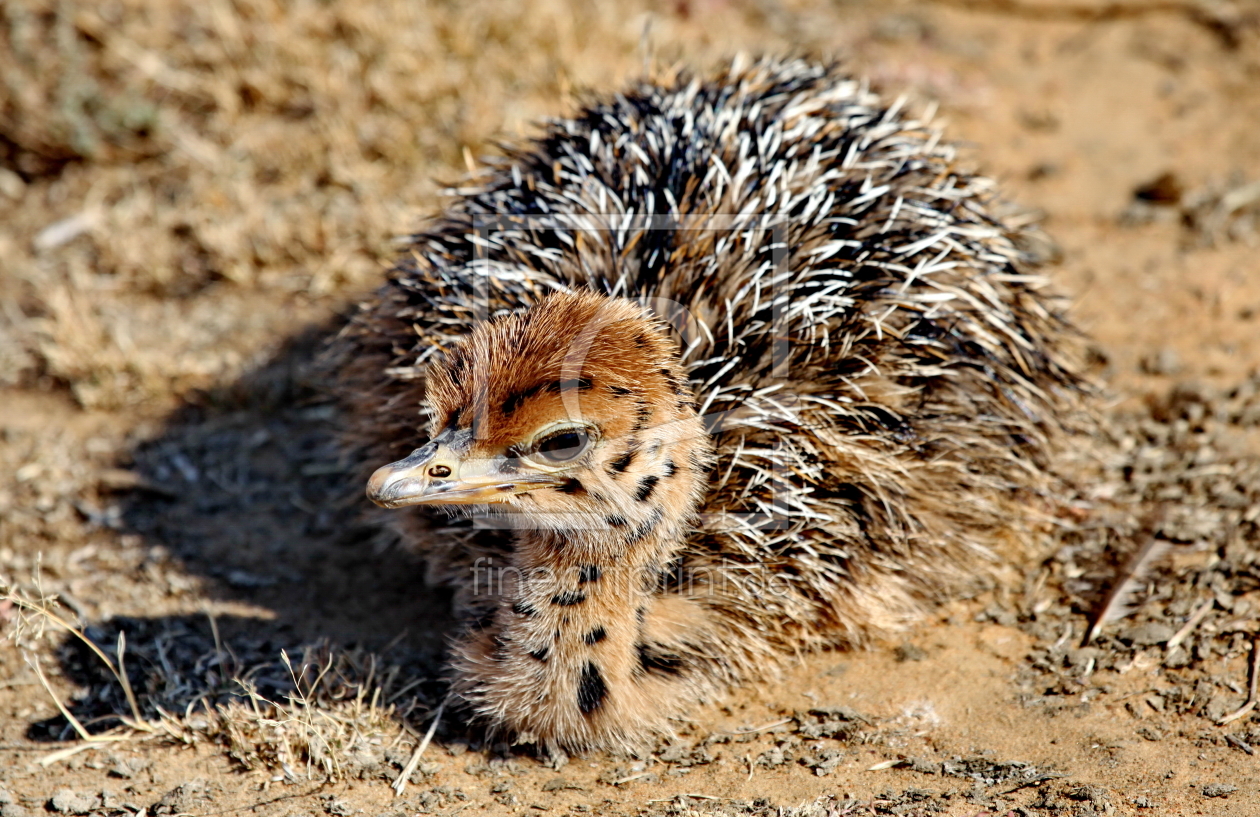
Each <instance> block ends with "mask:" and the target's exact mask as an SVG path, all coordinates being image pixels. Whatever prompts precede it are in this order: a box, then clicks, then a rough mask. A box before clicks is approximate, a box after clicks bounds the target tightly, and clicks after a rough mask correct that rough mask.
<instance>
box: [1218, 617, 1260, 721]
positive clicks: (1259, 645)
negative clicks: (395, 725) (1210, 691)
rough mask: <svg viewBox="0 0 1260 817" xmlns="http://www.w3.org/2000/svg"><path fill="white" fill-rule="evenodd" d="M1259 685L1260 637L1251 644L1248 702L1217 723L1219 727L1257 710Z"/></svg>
mask: <svg viewBox="0 0 1260 817" xmlns="http://www.w3.org/2000/svg"><path fill="white" fill-rule="evenodd" d="M1257 683H1260V637H1257V638H1255V639H1252V642H1251V672H1250V675H1249V677H1248V680H1247V702H1246V703H1244V704H1243V705H1242V706H1240V707H1239V708H1238V709H1236V710H1234V711H1233V712H1231V713H1230V714H1228V715H1226V716H1225V717H1223V718H1221V719H1220V720H1219V721H1217V722H1216V723H1217V725H1218V726H1224V725H1225V724H1227V723H1232V722H1233V721H1236V720H1238V719H1239V718H1241V717H1244V716H1246V715H1249V714H1251V710H1253V709H1255V708H1256V685H1257Z"/></svg>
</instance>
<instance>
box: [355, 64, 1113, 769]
mask: <svg viewBox="0 0 1260 817" xmlns="http://www.w3.org/2000/svg"><path fill="white" fill-rule="evenodd" d="M474 182H475V183H470V185H469V186H466V187H464V188H461V190H460V191H458V196H457V198H455V200H454V201H453V203H452V204H451V205H450V206H449V207H448V209H447V210H446V211H445V213H443V214H442V215H441V216H440V217H439V218H436V219H435V220H433V221H432V222H431V223H430V224H429V225H428V226H426V228H425V229H424V230H423V231H421V232H420V233H418V234H416V235H414V236H412V237H411V240H410V246H409V247H408V251H407V252H406V253H405V255H404V256H403V258H401V259H400V260H399V262H398V263H397V265H396V266H395V268H394V269H393V270H392V272H391V273H390V275H389V279H388V282H387V283H386V284H385V286H384V287H383V288H382V289H381V290H380V291H379V292H378V293H377V295H376V296H375V297H374V298H373V299H372V300H371V301H369V302H368V303H366V304H364V306H363V308H362V309H361V310H360V311H359V312H358V314H357V315H356V316H355V317H354V318H353V319H352V320H351V321H350V322H349V323H348V325H347V326H346V327H345V329H344V331H343V332H342V333H341V335H340V338H339V340H338V342H337V344H336V345H335V346H334V349H333V360H334V362H335V363H336V365H337V366H338V368H339V373H340V381H339V383H340V389H339V391H340V394H341V396H342V397H343V398H344V402H345V405H346V409H347V417H348V422H347V423H346V434H347V438H348V440H349V442H350V443H351V444H352V446H353V447H354V450H355V452H356V454H355V455H356V457H358V458H359V459H360V461H362V462H363V463H365V464H366V465H370V466H371V467H373V468H379V469H380V470H378V471H376V473H375V474H374V475H373V476H372V478H371V480H370V484H369V489H368V490H369V495H370V497H371V498H372V499H373V500H375V501H376V502H377V503H378V504H379V505H382V506H385V507H386V508H389V509H390V510H387V511H384V512H383V513H384V514H386V515H387V516H388V517H389V520H388V524H391V525H393V527H394V528H395V529H396V530H397V531H398V532H399V534H400V536H401V538H402V539H403V540H404V541H405V542H406V543H408V544H409V545H410V546H412V547H414V548H415V549H416V550H417V551H418V552H420V553H421V554H423V556H424V558H425V560H426V563H427V565H428V568H429V575H428V578H429V579H430V580H431V581H432V582H433V583H435V584H438V585H445V586H447V587H450V588H452V589H453V590H454V604H455V608H456V612H457V615H458V616H459V618H460V619H461V621H462V622H463V630H462V631H461V632H460V633H459V634H458V635H457V636H456V637H455V639H454V643H453V647H452V659H451V675H452V682H453V689H454V691H455V692H456V693H457V694H458V696H459V698H460V700H462V701H463V702H464V703H466V704H467V707H468V709H469V710H470V711H471V713H472V715H473V716H474V717H476V718H479V719H480V720H482V721H484V722H485V723H486V724H488V725H489V726H490V727H491V728H492V729H497V730H500V731H502V732H504V733H507V734H508V735H510V736H513V737H515V738H516V739H517V740H520V741H534V742H538V743H540V744H543V745H545V746H547V747H550V748H555V749H578V750H581V749H586V748H591V747H608V748H633V747H636V746H638V745H641V743H642V741H643V739H644V738H645V736H647V735H650V734H652V733H653V732H662V731H668V725H669V720H670V718H672V717H675V716H678V715H680V714H682V713H683V712H684V711H685V710H686V708H687V707H688V706H689V705H690V704H691V703H693V702H695V701H696V700H698V699H701V698H704V697H706V696H707V695H709V694H710V693H715V692H720V691H721V690H723V689H725V688H727V687H729V686H730V685H731V684H734V683H740V682H744V681H749V680H755V679H759V678H764V677H766V676H767V675H769V674H770V673H772V672H773V671H774V667H775V666H776V665H777V664H778V663H779V662H781V660H782V659H783V657H784V656H789V655H792V654H795V653H799V651H800V650H802V649H805V648H811V647H823V646H844V645H857V644H861V643H863V642H865V641H868V640H869V639H870V638H871V637H873V636H877V635H879V634H881V633H891V632H895V631H897V630H899V629H902V628H904V627H906V626H908V625H909V624H911V623H912V622H914V621H915V620H916V619H917V618H918V617H920V616H921V615H922V612H923V611H924V610H925V609H928V608H929V607H930V606H931V605H933V604H935V603H938V602H939V601H941V600H943V599H945V598H948V595H949V593H951V592H953V591H954V590H956V589H957V588H959V587H960V586H964V585H966V584H968V583H969V582H974V581H975V579H976V576H977V575H978V574H981V573H983V572H984V570H985V566H986V565H996V564H1000V563H1001V560H1002V559H1009V558H1011V557H1012V556H1014V555H1016V554H1019V553H1020V552H1026V551H1027V550H1028V549H1029V548H1030V547H1031V546H1035V545H1036V544H1037V542H1038V541H1039V539H1040V538H1041V537H1042V536H1043V533H1044V529H1045V528H1046V526H1047V525H1046V520H1048V519H1049V518H1050V517H1052V516H1053V515H1054V514H1055V513H1056V512H1057V511H1058V509H1059V506H1060V505H1061V504H1062V503H1063V501H1064V497H1066V496H1069V495H1070V494H1068V493H1067V491H1068V489H1069V487H1070V486H1067V485H1065V484H1064V482H1063V480H1062V479H1060V478H1059V477H1058V476H1057V473H1058V466H1057V461H1058V460H1057V458H1058V454H1059V452H1060V451H1061V450H1062V449H1063V447H1064V446H1063V442H1064V440H1065V439H1066V434H1067V433H1068V432H1069V431H1070V430H1071V429H1072V428H1073V427H1078V426H1077V419H1076V418H1087V417H1088V413H1081V411H1080V409H1081V407H1082V405H1083V403H1082V397H1083V395H1084V394H1085V390H1084V389H1083V388H1082V385H1081V378H1080V377H1079V375H1078V369H1079V365H1078V363H1077V360H1078V356H1077V354H1076V351H1075V348H1076V344H1075V340H1074V339H1075V334H1074V332H1073V330H1072V329H1071V327H1070V326H1069V325H1068V324H1067V322H1066V321H1065V320H1064V318H1063V317H1062V316H1061V313H1060V311H1059V307H1058V305H1057V304H1058V302H1057V301H1056V299H1055V298H1054V297H1053V296H1052V295H1050V294H1048V293H1047V288H1046V282H1045V281H1044V279H1043V278H1042V277H1041V275H1040V274H1039V271H1038V269H1037V267H1038V257H1037V256H1036V255H1035V254H1034V253H1033V252H1032V250H1031V248H1034V247H1036V246H1037V234H1036V233H1035V231H1033V230H1032V229H1030V228H1028V227H1027V226H1022V225H1020V224H1019V223H1017V222H1015V221H1014V220H1007V219H1005V218H1004V217H1003V215H1002V214H1003V213H1005V212H1009V209H1008V208H1005V207H1004V206H1003V204H1002V203H1001V201H1000V200H998V199H997V198H996V197H995V196H994V195H993V193H992V186H991V184H990V183H989V182H988V181H987V180H985V179H983V178H981V177H978V176H975V175H973V174H971V173H968V172H966V171H964V170H962V169H960V168H959V167H958V166H957V165H956V164H955V162H954V153H953V148H952V147H951V146H950V145H949V143H948V142H946V141H944V140H943V139H942V138H941V134H940V132H939V131H938V130H937V129H935V128H934V127H931V126H930V125H928V124H925V123H923V122H920V121H917V120H915V119H913V118H910V117H908V116H906V115H905V114H903V113H901V112H900V106H899V105H886V104H884V103H883V102H882V101H881V100H880V98H879V97H878V96H876V95H875V94H874V93H872V92H871V91H870V90H869V88H867V86H866V85H865V84H864V83H862V82H860V81H858V80H854V79H851V78H848V77H845V76H844V75H842V74H840V73H838V72H837V71H835V70H834V69H833V68H831V67H828V66H821V65H816V64H813V63H809V62H804V61H777V60H762V61H760V62H756V63H751V64H749V63H743V62H739V61H736V62H735V63H733V64H732V65H730V66H729V67H728V68H726V69H725V70H724V71H719V72H717V73H715V74H714V75H712V76H709V77H700V78H696V77H689V76H673V77H666V78H664V79H661V80H659V81H655V82H644V83H641V84H639V85H636V86H633V87H631V88H630V89H628V90H627V91H625V92H624V93H622V94H619V95H617V96H614V97H610V98H608V99H606V100H602V101H601V100H595V101H593V102H591V103H590V104H588V105H587V106H586V107H584V108H583V109H581V110H580V111H578V112H577V113H576V114H575V115H574V116H573V117H571V118H566V119H561V120H557V121H555V122H552V123H551V124H549V125H548V126H547V127H546V128H545V130H544V132H543V133H542V134H541V135H540V136H539V137H538V138H537V139H535V140H533V141H531V142H528V143H525V144H522V145H520V146H518V147H515V148H509V149H508V152H507V154H506V156H505V157H503V158H502V159H501V160H499V163H498V165H497V166H493V167H492V169H491V170H489V171H487V172H486V173H484V174H483V175H482V176H481V177H480V178H478V179H475V180H474ZM1085 422H1086V420H1085V419H1082V420H1081V424H1082V426H1080V427H1082V430H1087V428H1085V427H1083V423H1085ZM389 462H393V463H394V464H392V465H388V466H385V467H381V466H382V465H383V464H384V463H389ZM364 476H365V477H366V476H367V473H366V472H365V474H364ZM412 505H417V506H436V507H438V508H440V509H443V510H445V511H446V512H447V513H446V514H443V513H433V512H432V511H431V510H429V509H428V508H425V507H404V506H412ZM452 517H455V518H454V520H453V521H452Z"/></svg>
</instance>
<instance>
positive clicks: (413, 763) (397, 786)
mask: <svg viewBox="0 0 1260 817" xmlns="http://www.w3.org/2000/svg"><path fill="white" fill-rule="evenodd" d="M449 700H450V697H449V696H448V697H446V698H443V699H442V703H440V704H438V708H437V711H436V712H434V713H433V723H431V724H429V731H428V732H425V733H424V740H422V741H420V745H419V746H417V747H416V750H415V751H414V752H412V753H411V759H410V760H408V761H407V765H406V766H404V767H403V770H402V771H401V772H399V774H398V777H396V778H395V779H394V784H393V786H392V788H393V789H394V796H395V797H401V796H402V793H403V789H405V788H407V781H408V780H410V779H411V775H412V773H413V772H414V771H415V770H416V767H417V766H419V765H420V756H421V755H423V754H424V750H425V749H428V748H429V741H431V740H433V733H434V732H436V731H437V728H438V723H440V722H441V720H442V710H444V709H446V702H447V701H449Z"/></svg>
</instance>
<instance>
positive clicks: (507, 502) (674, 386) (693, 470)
mask: <svg viewBox="0 0 1260 817" xmlns="http://www.w3.org/2000/svg"><path fill="white" fill-rule="evenodd" d="M427 384H428V390H427V399H428V403H429V405H430V409H431V414H432V422H433V426H432V428H433V429H434V430H435V431H436V433H435V434H434V436H433V437H432V439H431V440H430V441H429V442H428V443H427V444H426V445H424V446H423V447H421V448H419V449H417V450H416V451H415V452H413V453H412V454H411V455H410V456H408V457H407V458H406V459H403V460H401V461H399V462H396V463H393V464H390V465H386V466H385V467H383V468H381V469H379V470H378V471H377V472H376V473H375V474H374V475H373V476H372V478H371V481H370V482H369V484H368V496H369V498H370V499H372V501H373V502H376V503H377V504H379V505H382V506H385V507H389V508H397V507H402V506H406V505H436V506H442V507H445V508H447V509H449V510H459V509H461V508H464V509H468V506H480V508H481V509H482V510H485V509H487V508H489V509H493V510H498V511H501V512H503V513H504V514H505V515H506V516H507V517H508V518H509V519H512V520H513V521H514V524H515V526H517V527H523V528H533V529H538V530H540V531H552V532H556V533H561V534H564V537H565V539H566V541H569V542H571V543H581V542H585V543H587V544H589V545H591V546H592V547H594V548H598V547H599V546H600V545H607V546H610V547H611V548H613V549H617V550H620V549H622V548H624V545H625V544H627V543H630V544H633V543H635V542H638V541H640V540H645V539H649V538H650V539H653V540H659V539H660V538H662V537H663V536H664V537H669V536H673V537H677V536H678V535H679V534H680V533H681V530H680V528H681V527H682V526H685V525H686V524H687V522H688V521H689V519H690V517H691V515H692V512H693V510H694V508H695V504H696V502H697V500H698V494H699V492H700V487H701V484H700V477H701V473H702V467H703V463H704V462H706V461H707V459H708V452H709V443H708V440H707V438H706V435H705V432H704V429H703V426H702V423H701V421H700V419H699V418H698V417H697V414H696V406H695V403H694V398H693V395H692V392H691V390H690V388H689V387H688V385H687V382H686V378H685V377H684V376H683V372H682V368H681V366H680V364H679V361H678V353H677V347H676V345H675V343H674V342H673V341H672V339H671V338H670V337H669V336H668V334H667V333H666V329H665V327H664V326H663V325H662V324H661V323H660V322H659V321H658V320H656V319H653V318H650V317H648V316H647V315H645V313H644V311H643V310H642V309H641V308H640V307H638V306H636V305H635V304H633V303H631V302H630V301H626V300H622V299H615V298H608V297H605V296H602V295H596V294H593V293H565V294H554V295H551V296H549V297H547V298H545V299H544V300H542V301H541V302H540V303H538V304H537V305H536V306H534V307H533V308H532V309H529V310H527V311H525V312H523V313H520V314H514V315H510V316H506V317H502V318H497V319H494V320H491V321H487V322H485V323H482V324H480V325H478V326H476V327H475V328H474V329H473V330H472V332H471V333H470V334H469V335H468V336H467V337H466V338H464V339H463V340H462V341H461V342H459V343H458V344H457V345H455V346H454V347H453V348H452V349H450V350H448V352H447V353H446V355H445V357H444V359H442V360H441V361H439V362H437V363H435V364H433V365H432V366H430V368H429V372H428V376H427Z"/></svg>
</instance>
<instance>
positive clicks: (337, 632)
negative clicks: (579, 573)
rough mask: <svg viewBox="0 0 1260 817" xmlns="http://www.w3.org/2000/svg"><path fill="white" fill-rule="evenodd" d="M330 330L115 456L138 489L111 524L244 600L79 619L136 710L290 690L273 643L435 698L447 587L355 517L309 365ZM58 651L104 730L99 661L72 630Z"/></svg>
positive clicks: (355, 492) (63, 724) (118, 697)
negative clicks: (389, 674)
mask: <svg viewBox="0 0 1260 817" xmlns="http://www.w3.org/2000/svg"><path fill="white" fill-rule="evenodd" d="M333 331H334V327H332V326H320V327H314V328H311V329H310V330H308V331H306V332H304V333H302V334H301V335H299V336H297V337H295V338H293V339H291V340H290V341H289V342H288V343H287V344H286V345H285V347H284V348H283V349H282V350H281V351H280V352H279V353H278V354H277V355H275V356H274V357H273V358H272V359H271V360H270V361H269V362H267V363H266V364H265V365H263V366H261V367H260V368H258V369H257V370H255V371H253V372H251V373H250V374H248V375H246V376H244V377H242V378H241V379H240V380H238V381H237V382H234V383H231V384H227V385H224V386H222V387H219V388H216V389H214V390H212V391H210V392H207V393H202V394H199V395H196V396H195V397H194V398H193V399H192V400H190V402H189V403H188V404H187V405H185V406H184V407H183V408H182V409H180V410H179V411H177V412H175V413H174V414H173V415H172V416H171V417H170V418H169V419H168V420H167V422H166V423H165V425H164V428H163V430H162V432H161V433H160V434H159V435H157V436H156V437H155V438H153V439H151V440H148V441H146V442H144V443H142V444H140V445H139V446H138V447H136V449H135V450H133V451H132V452H130V456H131V459H132V462H131V463H130V464H129V465H128V467H129V468H130V469H131V470H133V471H134V472H135V473H136V474H137V475H138V476H139V477H140V480H141V483H142V485H144V487H142V488H139V489H136V490H132V491H130V492H128V493H127V494H126V495H125V496H123V497H122V502H121V505H122V508H123V514H122V516H123V522H124V525H123V529H124V532H125V533H131V534H138V535H139V536H141V537H142V538H143V541H144V543H145V544H146V545H147V546H149V547H150V548H159V549H161V550H159V551H157V553H158V554H160V555H161V556H162V557H165V554H169V559H170V560H171V561H172V562H174V565H173V566H172V567H173V569H174V570H176V571H177V572H182V573H183V574H184V575H188V574H192V575H194V576H197V577H200V578H201V579H202V580H203V581H204V582H205V585H206V590H207V591H208V593H209V595H210V597H211V598H212V599H214V600H215V601H220V602H232V603H238V604H241V605H243V609H244V611H245V612H244V614H243V615H231V616H223V615H220V616H218V617H216V619H215V620H214V622H213V623H212V622H211V619H210V616H209V615H208V614H206V615H200V616H196V615H183V616H172V617H165V618H163V617H156V618H147V619H139V618H131V619H127V618H113V619H110V620H106V621H99V622H90V623H89V625H88V627H87V628H86V633H87V635H88V636H89V637H90V638H91V639H92V640H93V641H94V642H95V643H96V644H97V645H98V646H100V647H101V648H102V649H104V650H105V651H106V652H107V653H114V652H115V648H116V643H117V639H118V634H119V632H120V631H121V632H124V633H125V635H126V641H127V648H126V659H127V660H126V667H127V673H128V677H129V679H130V681H131V684H132V686H133V687H134V688H135V690H136V692H137V697H138V698H139V699H140V700H141V709H142V710H146V711H145V712H143V714H144V715H145V716H146V717H149V716H152V715H154V714H155V707H156V706H161V707H162V708H163V709H165V710H166V711H168V712H173V713H176V714H181V715H182V714H184V713H185V712H186V711H187V709H188V707H189V706H192V707H193V708H196V707H198V706H206V705H212V704H222V703H226V702H228V701H231V700H244V698H243V695H244V690H243V689H242V687H241V685H240V684H239V683H237V682H236V681H235V680H233V679H234V678H235V677H239V676H243V675H247V676H248V678H249V681H250V683H251V684H253V685H254V686H255V687H256V690H257V692H258V693H259V694H261V695H263V697H266V698H268V699H269V700H275V701H283V700H284V699H285V696H286V695H287V694H289V693H291V692H292V691H293V689H294V685H293V681H292V676H291V673H290V672H289V671H288V670H287V669H286V668H285V667H283V665H282V663H281V660H280V658H281V652H282V651H286V652H287V653H288V654H289V655H290V656H291V657H292V658H293V659H294V661H295V662H296V661H298V660H299V658H300V657H301V656H302V655H304V654H306V655H308V656H315V657H316V658H318V655H319V654H320V649H321V647H320V646H318V645H323V647H322V649H323V650H324V652H325V653H326V652H327V649H328V648H332V649H333V650H335V651H336V650H341V651H344V650H351V651H353V650H361V651H369V652H373V653H376V654H377V658H379V659H380V660H382V661H385V662H388V663H390V664H391V665H392V666H395V667H398V668H399V675H400V677H407V678H411V679H413V680H414V679H425V680H424V681H423V682H422V683H420V684H418V685H416V686H415V687H414V689H413V691H412V692H411V693H410V694H412V695H415V696H418V698H419V700H420V701H421V703H422V704H424V707H423V708H424V709H428V708H429V706H430V705H431V704H432V703H433V702H434V701H435V700H436V699H439V698H440V697H441V694H442V683H441V681H440V673H441V659H442V654H443V650H444V644H445V641H446V637H447V635H448V630H449V628H450V627H451V620H450V618H449V617H448V614H447V611H448V609H449V598H448V597H447V595H446V594H445V593H443V592H442V591H438V590H434V589H432V588H429V587H427V586H426V585H425V583H424V571H423V565H422V564H421V563H420V561H419V560H418V559H416V558H415V557H414V556H411V555H409V554H408V553H407V552H406V551H404V550H402V549H401V548H400V547H399V546H398V545H397V544H396V543H394V542H393V541H392V538H391V537H390V536H389V535H388V534H387V533H385V532H383V531H382V530H381V529H380V528H378V527H375V526H372V525H370V524H367V523H366V522H365V520H364V512H365V510H366V499H364V498H363V486H362V479H361V477H360V476H357V474H358V473H359V472H361V470H362V469H361V468H360V467H358V465H357V464H354V463H349V462H347V461H346V457H344V455H341V454H340V453H339V451H338V449H337V444H336V429H337V423H338V412H337V407H336V405H335V404H334V402H333V400H332V399H331V397H330V391H329V390H328V389H327V388H326V387H325V386H324V384H323V378H324V374H323V373H322V372H321V369H320V367H319V366H318V365H317V358H318V355H319V353H320V350H321V349H322V348H323V347H324V345H325V343H326V341H327V339H328V338H329V337H330V336H331V334H332V332H333ZM202 592H206V591H202ZM245 605H247V606H248V607H244V606H245ZM248 608H256V609H257V610H258V611H259V613H258V615H257V616H256V617H254V616H251V615H250V614H249V610H248ZM216 630H217V633H216ZM313 645H316V646H313ZM59 655H60V658H61V662H62V668H63V670H64V672H65V675H66V677H67V678H68V679H70V680H71V681H73V682H74V683H76V684H78V685H80V686H81V688H83V690H84V691H83V692H82V693H81V694H79V695H77V696H76V700H75V701H74V702H72V703H71V704H70V707H71V711H73V712H74V713H75V714H76V716H77V717H79V718H80V719H81V720H83V721H85V722H88V721H91V723H92V724H93V728H94V729H95V728H101V729H103V728H107V727H109V726H111V725H115V724H116V723H117V718H116V717H111V716H117V715H119V714H126V713H127V712H128V708H127V704H126V700H125V697H124V695H123V693H122V690H121V688H120V685H119V684H118V683H117V680H116V679H115V678H114V677H113V676H112V675H111V674H110V673H109V671H108V670H107V668H106V667H105V666H104V664H103V662H101V661H100V659H99V658H98V657H97V656H95V655H92V654H91V653H90V652H89V651H88V650H87V649H86V648H85V647H84V646H83V645H82V644H81V643H80V642H79V641H78V640H77V639H74V638H68V639H67V640H66V642H65V643H64V644H63V646H62V648H61V650H60V652H59ZM378 669H379V667H378ZM348 680H349V682H354V679H348ZM68 730H69V724H68V723H67V721H66V720H65V719H64V718H62V717H60V716H58V717H56V718H53V719H49V720H47V721H43V722H41V723H37V724H34V725H32V727H31V728H30V729H29V731H28V734H29V736H30V737H31V738H33V739H41V740H57V739H65V738H67V737H69V736H70V733H69V731H68Z"/></svg>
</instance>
